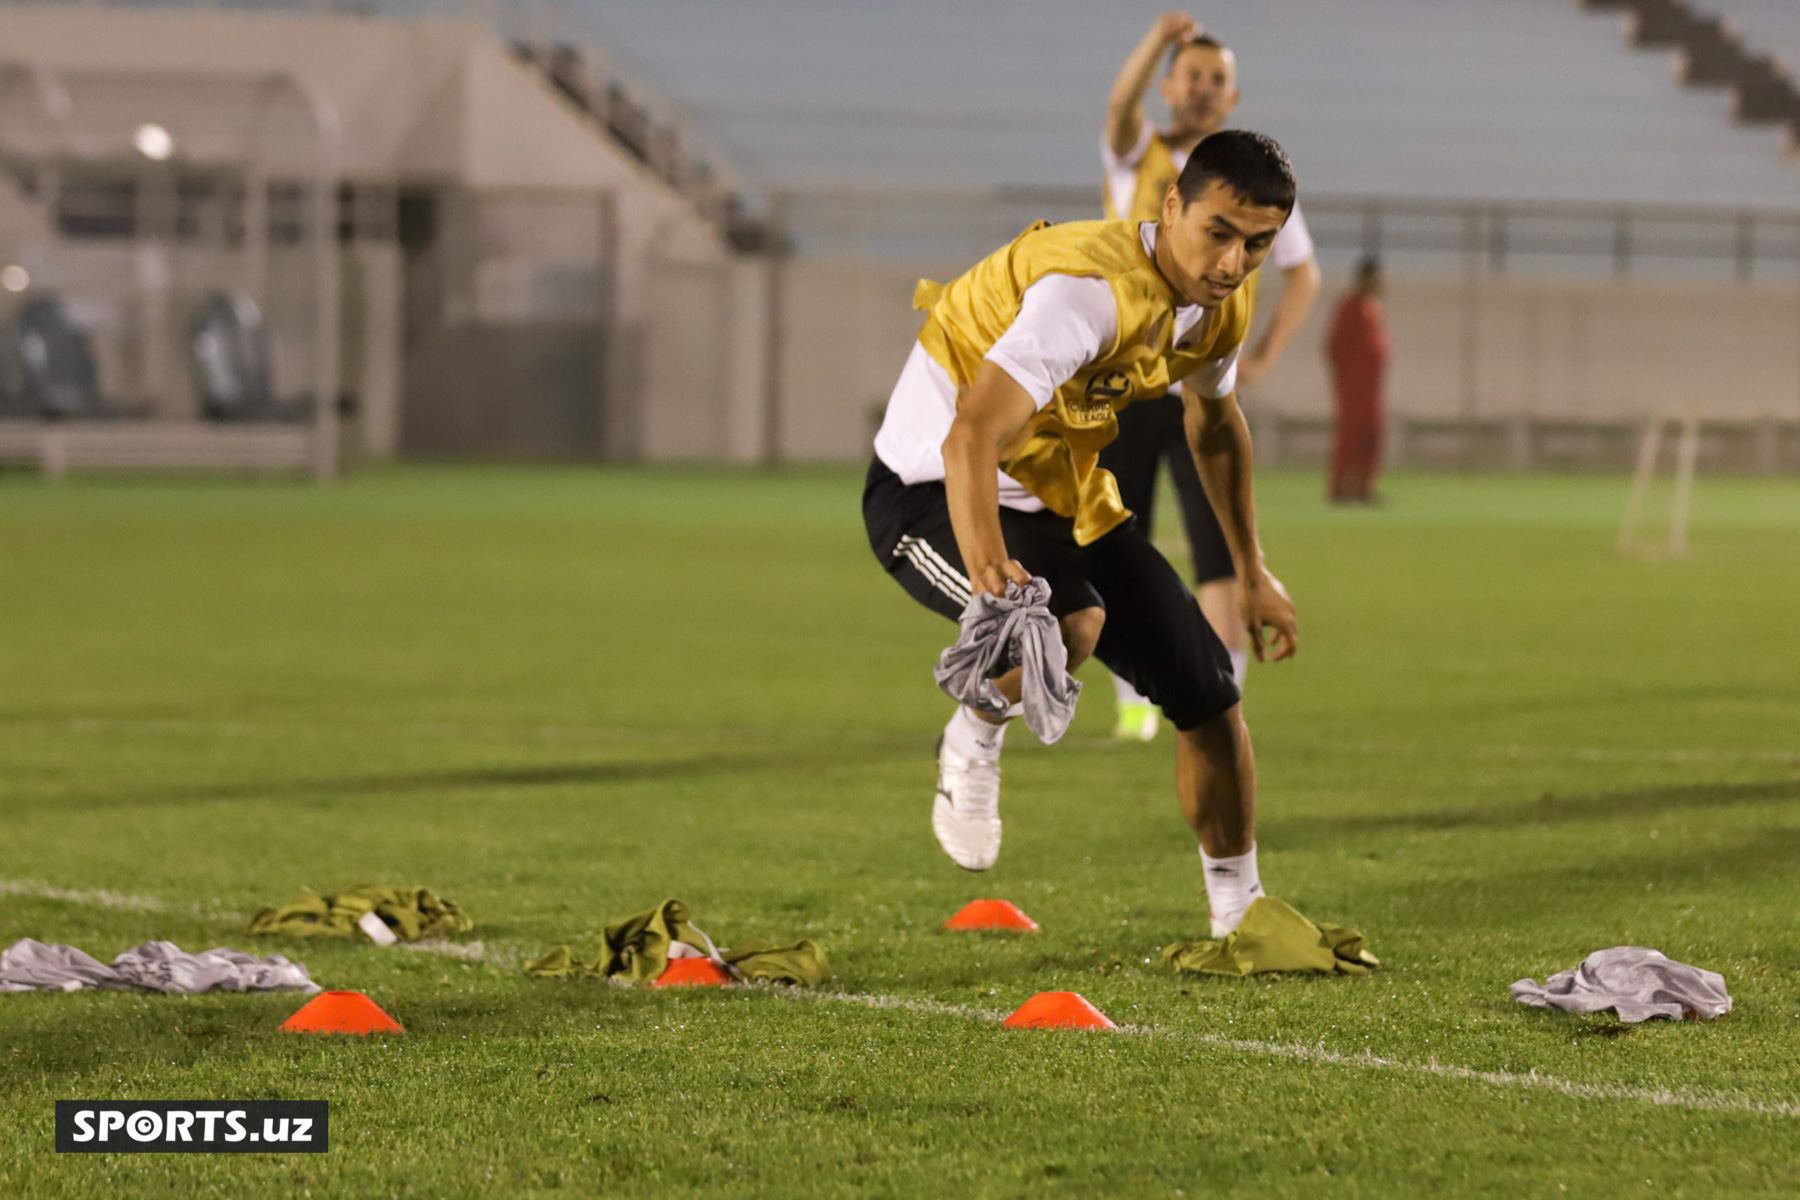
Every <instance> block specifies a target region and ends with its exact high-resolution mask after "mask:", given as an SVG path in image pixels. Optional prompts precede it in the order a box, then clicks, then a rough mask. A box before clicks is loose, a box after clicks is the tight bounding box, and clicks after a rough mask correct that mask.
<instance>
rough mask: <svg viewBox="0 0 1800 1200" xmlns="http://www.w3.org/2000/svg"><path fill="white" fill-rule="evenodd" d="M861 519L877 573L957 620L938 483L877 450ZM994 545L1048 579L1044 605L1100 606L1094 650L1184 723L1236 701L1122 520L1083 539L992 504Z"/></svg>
mask: <svg viewBox="0 0 1800 1200" xmlns="http://www.w3.org/2000/svg"><path fill="white" fill-rule="evenodd" d="M863 524H864V525H865V526H866V527H867V529H868V532H869V545H870V547H871V548H872V549H873V550H874V551H875V557H876V559H877V560H878V561H879V562H880V563H881V565H882V567H883V569H885V570H886V571H887V573H888V574H890V575H892V576H893V577H894V579H895V580H896V581H898V582H899V584H900V586H901V587H903V588H905V589H906V590H907V592H908V593H909V594H910V595H911V596H912V598H913V599H915V600H917V601H918V602H919V603H921V604H923V605H924V606H925V607H927V608H929V609H931V610H932V611H933V612H937V613H942V614H943V615H944V616H946V617H948V618H950V620H952V621H956V620H960V619H961V617H962V612H963V609H964V608H965V607H966V606H967V605H968V602H969V580H968V575H967V573H966V572H965V571H964V570H963V563H962V554H961V553H960V552H959V551H958V550H957V548H956V536H955V534H954V533H953V532H952V530H951V527H950V508H949V505H948V503H947V501H946V500H945V496H944V485H943V484H942V483H916V484H910V485H909V484H906V483H903V482H901V480H900V477H899V476H898V475H895V474H894V472H893V471H892V470H890V469H889V468H888V465H887V464H886V463H884V462H882V461H881V459H879V458H877V459H876V460H875V461H874V462H872V463H870V464H869V478H868V482H867V484H866V485H865V486H864V488H863ZM1000 529H1001V532H1002V533H1003V534H1004V535H1005V537H1006V551H1007V553H1008V554H1010V555H1011V556H1012V557H1013V558H1015V559H1017V560H1018V561H1019V563H1020V564H1021V565H1023V566H1024V568H1025V569H1026V570H1028V571H1030V572H1031V573H1032V574H1033V575H1039V576H1042V577H1043V578H1044V579H1046V580H1048V581H1049V583H1050V611H1051V612H1053V613H1055V614H1056V615H1057V616H1058V617H1064V616H1067V615H1069V614H1070V613H1073V612H1079V611H1080V610H1082V609H1084V608H1103V609H1105V610H1106V623H1105V625H1103V626H1102V627H1101V630H1100V644H1099V645H1098V646H1097V647H1095V650H1094V657H1096V658H1098V659H1099V660H1100V661H1101V662H1103V663H1105V664H1106V666H1107V667H1108V668H1109V669H1111V671H1112V672H1113V673H1114V674H1115V675H1118V676H1120V677H1122V678H1123V679H1125V680H1126V682H1128V683H1130V684H1131V686H1132V687H1134V688H1136V689H1137V690H1138V691H1139V692H1140V693H1142V694H1143V695H1145V696H1147V697H1149V698H1150V699H1151V700H1152V701H1153V702H1155V703H1156V704H1157V705H1158V706H1159V707H1160V708H1161V709H1162V711H1163V713H1164V714H1165V715H1166V716H1167V717H1168V718H1169V721H1170V722H1171V723H1172V724H1173V725H1174V726H1175V728H1177V729H1192V728H1194V727H1195V726H1197V725H1202V724H1204V723H1205V722H1207V721H1210V720H1211V719H1213V718H1214V717H1216V716H1218V715H1219V714H1221V713H1223V712H1225V711H1226V710H1227V709H1229V708H1231V707H1232V706H1233V705H1234V704H1236V703H1237V702H1238V689H1237V684H1236V683H1235V682H1234V681H1233V679H1232V672H1231V656H1230V655H1229V654H1227V653H1226V651H1225V646H1224V644H1223V643H1222V642H1220V641H1219V635H1218V634H1216V633H1214V632H1213V628H1212V626H1211V625H1208V624H1207V623H1206V618H1205V617H1204V616H1202V615H1201V612H1200V606H1199V605H1198V604H1196V603H1195V602H1194V594H1193V593H1192V592H1190V591H1189V590H1188V587H1187V584H1185V583H1183V582H1182V581H1181V576H1180V574H1179V573H1177V572H1176V570H1175V568H1174V567H1172V566H1170V565H1169V560H1168V559H1166V558H1164V557H1163V556H1162V554H1161V553H1160V552H1158V550H1157V549H1156V547H1155V546H1152V545H1151V544H1150V539H1149V538H1147V537H1145V536H1144V535H1143V534H1142V533H1140V532H1138V529H1137V524H1136V522H1135V521H1127V522H1126V523H1125V524H1123V525H1121V526H1119V527H1118V528H1117V529H1114V530H1113V531H1112V532H1110V533H1108V534H1107V535H1106V536H1105V537H1102V538H1100V539H1099V540H1098V541H1095V542H1092V543H1090V544H1089V545H1086V546H1078V545H1076V544H1075V523H1074V522H1073V521H1071V520H1070V519H1069V518H1067V517H1059V516H1057V515H1056V514H1055V513H1053V512H1034V513H1027V512H1019V511H1017V510H1015V509H1010V508H1002V509H1001V510H1000Z"/></svg>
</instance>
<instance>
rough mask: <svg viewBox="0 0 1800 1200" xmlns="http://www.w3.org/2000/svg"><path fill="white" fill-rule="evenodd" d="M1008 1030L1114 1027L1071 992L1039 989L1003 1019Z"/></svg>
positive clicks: (1095, 1009) (1101, 1013) (1102, 1015)
mask: <svg viewBox="0 0 1800 1200" xmlns="http://www.w3.org/2000/svg"><path fill="white" fill-rule="evenodd" d="M1002 1024H1004V1025H1005V1026H1006V1027H1007V1028H1008V1029H1117V1028H1118V1026H1117V1025H1114V1024H1113V1023H1112V1022H1111V1021H1109V1020H1107V1019H1106V1014H1105V1013H1103V1012H1101V1011H1100V1010H1099V1009H1097V1008H1095V1007H1094V1006H1093V1005H1091V1004H1089V1003H1088V1002H1087V1001H1086V1000H1083V999H1082V998H1081V997H1080V996H1079V995H1077V994H1076V993H1074V992H1039V993H1038V994H1037V995H1035V996H1033V997H1032V998H1031V999H1029V1000H1027V1001H1026V1002H1025V1003H1024V1004H1022V1005H1020V1006H1019V1011H1018V1012H1016V1013H1014V1014H1013V1015H1012V1016H1010V1017H1008V1018H1006V1020H1005V1021H1004V1022H1002Z"/></svg>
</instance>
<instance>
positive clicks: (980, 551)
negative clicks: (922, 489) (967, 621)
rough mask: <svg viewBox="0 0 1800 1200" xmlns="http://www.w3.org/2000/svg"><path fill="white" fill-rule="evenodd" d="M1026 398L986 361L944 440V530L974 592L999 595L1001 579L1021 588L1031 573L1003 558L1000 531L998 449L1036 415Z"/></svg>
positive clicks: (1003, 583)
mask: <svg viewBox="0 0 1800 1200" xmlns="http://www.w3.org/2000/svg"><path fill="white" fill-rule="evenodd" d="M1037 410H1038V406H1037V402H1036V401H1034V400H1033V399H1032V398H1031V394H1030V393H1029V392H1027V391H1026V390H1025V389H1024V388H1022V387H1020V386H1019V384H1018V383H1017V382H1016V381H1015V380H1014V379H1013V377H1012V376H1011V375H1008V374H1007V373H1006V372H1005V371H1004V370H1002V369H1001V368H1000V367H999V366H997V365H996V364H995V363H993V362H991V361H984V362H983V363H982V364H981V366H980V368H979V369H977V370H976V372H975V381H974V382H973V383H971V384H970V385H969V390H968V392H967V393H966V394H965V395H964V396H963V397H962V402H961V403H960V404H958V405H957V408H956V420H955V421H954V422H952V423H951V425H950V435H949V436H948V437H946V438H945V439H944V491H945V493H946V494H947V496H948V499H949V503H950V526H951V528H952V529H954V530H955V532H956V548H957V549H958V550H959V551H961V552H962V560H963V569H964V570H965V571H967V572H968V575H969V582H970V583H971V584H973V585H974V589H975V590H976V591H978V592H987V593H989V594H990V595H995V596H1004V595H1005V594H1006V583H1007V580H1009V579H1010V580H1011V581H1013V582H1014V583H1017V584H1019V585H1020V586H1021V587H1023V586H1024V585H1025V584H1027V583H1030V582H1031V572H1029V571H1027V570H1026V569H1025V568H1024V567H1022V566H1020V565H1019V564H1018V563H1017V562H1015V561H1013V559H1012V558H1010V557H1008V555H1007V553H1006V538H1005V536H1004V535H1003V534H1002V533H1001V531H1000V483H999V479H1000V457H1001V448H1002V447H1003V446H1005V445H1006V444H1007V443H1008V442H1010V441H1012V440H1013V439H1014V438H1015V437H1016V436H1017V435H1018V434H1019V432H1020V431H1021V430H1023V429H1024V428H1025V424H1026V422H1028V421H1030V420H1031V418H1032V417H1033V416H1035V415H1036V413H1037Z"/></svg>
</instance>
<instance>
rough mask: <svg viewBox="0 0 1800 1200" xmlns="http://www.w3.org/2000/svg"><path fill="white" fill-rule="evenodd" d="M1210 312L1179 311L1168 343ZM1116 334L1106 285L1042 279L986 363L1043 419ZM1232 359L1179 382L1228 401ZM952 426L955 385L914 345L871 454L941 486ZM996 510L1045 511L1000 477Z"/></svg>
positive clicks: (1147, 245) (1150, 242)
mask: <svg viewBox="0 0 1800 1200" xmlns="http://www.w3.org/2000/svg"><path fill="white" fill-rule="evenodd" d="M1138 236H1139V237H1141V238H1142V239H1143V242H1144V249H1145V250H1147V251H1149V252H1150V253H1152V254H1154V253H1155V248H1156V225H1155V224H1154V223H1152V222H1145V223H1144V224H1142V225H1140V226H1139V227H1138ZM1212 311H1213V310H1212V309H1210V308H1207V307H1205V306H1204V305H1199V304H1187V305H1182V306H1181V307H1179V308H1177V309H1176V310H1175V334H1174V338H1173V339H1172V341H1179V340H1181V338H1183V337H1184V336H1186V334H1187V333H1188V331H1189V330H1191V329H1193V328H1194V327H1195V326H1196V325H1198V324H1200V322H1201V321H1203V320H1205V319H1206V318H1207V316H1208V314H1210V313H1211V312H1212ZM1118 333H1119V306H1118V301H1117V300H1116V299H1115V298H1114V297H1113V291H1112V285H1111V284H1110V283H1108V282H1107V281H1106V280H1104V279H1098V278H1095V277H1092V276H1081V275H1045V276H1044V277H1043V278H1041V279H1039V280H1038V281H1037V282H1036V283H1034V284H1032V285H1031V286H1030V287H1028V288H1026V289H1025V296H1024V299H1023V301H1022V302H1021V303H1020V306H1019V315H1018V317H1017V318H1016V319H1014V321H1013V323H1012V325H1011V326H1009V327H1008V328H1007V330H1006V332H1005V333H1004V334H1002V335H1001V336H1000V338H999V340H998V341H996V342H995V343H994V344H993V346H992V348H990V349H989V350H988V352H987V354H986V356H985V357H986V358H987V360H988V361H989V362H992V363H993V364H994V365H995V366H997V367H999V368H1000V369H1001V370H1003V371H1005V372H1006V373H1007V374H1008V375H1010V376H1011V377H1012V378H1013V380H1014V382H1016V383H1017V384H1018V385H1019V386H1020V387H1022V388H1024V389H1025V392H1026V394H1027V395H1029V396H1030V397H1031V399H1032V402H1033V403H1034V404H1036V405H1037V407H1038V409H1039V411H1042V410H1043V408H1044V407H1045V406H1046V405H1048V404H1049V403H1050V401H1051V400H1052V399H1054V398H1055V396H1056V389H1057V388H1059V387H1061V386H1062V385H1063V384H1065V383H1067V382H1068V381H1069V380H1071V379H1073V378H1074V377H1075V373H1076V372H1077V371H1079V370H1081V368H1082V367H1084V366H1086V365H1087V364H1088V363H1090V362H1093V361H1094V360H1095V359H1096V358H1099V357H1100V355H1101V354H1103V353H1104V352H1105V351H1106V349H1107V348H1108V347H1109V346H1111V345H1112V343H1113V340H1114V339H1115V338H1117V337H1118ZM1237 359H1238V352H1237V350H1236V349H1235V348H1234V349H1233V350H1232V351H1231V353H1229V354H1227V355H1225V356H1224V357H1223V358H1218V359H1214V360H1212V361H1210V362H1204V363H1201V364H1200V365H1199V366H1198V367H1196V368H1194V370H1193V371H1191V372H1189V374H1188V375H1187V378H1186V380H1185V381H1184V382H1185V383H1187V384H1189V385H1191V386H1193V387H1197V388H1199V389H1200V394H1201V395H1203V396H1207V397H1219V396H1227V395H1230V394H1231V391H1232V389H1234V388H1236V387H1237ZM955 420H956V384H955V382H954V381H952V380H951V378H950V373H949V372H948V371H946V370H944V368H943V367H942V366H941V365H940V364H939V363H938V361H937V360H936V359H934V358H932V357H931V355H930V354H928V353H926V351H925V347H924V346H923V345H922V344H920V343H918V342H914V343H913V348H912V354H911V355H910V356H908V358H907V360H906V366H905V367H904V368H902V369H901V371H900V379H899V381H898V382H897V383H895V384H894V391H893V394H892V395H890V396H889V397H888V406H887V414H886V416H884V417H883V418H882V422H881V430H880V432H878V433H877V434H876V435H875V453H876V454H877V455H879V456H880V458H881V461H882V462H884V463H886V464H887V465H888V467H889V469H890V470H892V471H893V472H894V474H896V475H898V476H899V477H900V479H901V480H902V481H903V482H905V483H926V482H929V481H932V480H938V479H942V478H943V477H944V439H945V438H946V437H948V436H949V435H950V425H951V423H952V422H954V421H955ZM1000 503H1001V504H1004V505H1006V506H1007V507H1008V508H1014V509H1019V510H1021V511H1024V512H1036V511H1038V510H1039V509H1041V508H1043V507H1044V503H1043V501H1041V500H1039V499H1038V498H1037V497H1036V496H1034V495H1032V494H1031V493H1030V492H1029V491H1027V490H1026V489H1025V485H1024V484H1022V483H1020V482H1019V481H1018V480H1016V479H1014V478H1013V477H1012V476H1010V475H1008V474H1007V473H1006V472H1005V471H1002V472H1000Z"/></svg>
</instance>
